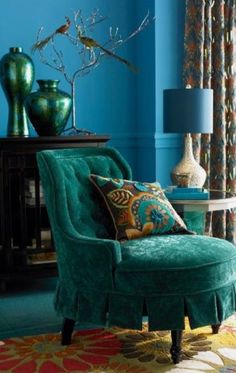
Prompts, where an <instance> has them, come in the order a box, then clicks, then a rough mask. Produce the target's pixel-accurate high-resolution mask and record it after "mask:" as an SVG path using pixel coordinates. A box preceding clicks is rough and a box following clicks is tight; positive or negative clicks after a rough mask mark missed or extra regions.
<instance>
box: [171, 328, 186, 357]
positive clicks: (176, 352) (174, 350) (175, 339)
mask: <svg viewBox="0 0 236 373" xmlns="http://www.w3.org/2000/svg"><path fill="white" fill-rule="evenodd" d="M182 336H183V330H171V340H172V346H171V349H170V353H171V358H172V361H173V363H174V364H178V363H179V362H180V361H181V360H182V351H181V344H182Z"/></svg>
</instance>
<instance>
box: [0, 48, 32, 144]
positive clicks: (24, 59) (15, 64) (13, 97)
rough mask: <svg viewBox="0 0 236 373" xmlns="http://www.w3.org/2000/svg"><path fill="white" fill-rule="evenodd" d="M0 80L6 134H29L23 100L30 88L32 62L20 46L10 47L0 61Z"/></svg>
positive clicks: (25, 135) (26, 135) (24, 135)
mask: <svg viewBox="0 0 236 373" xmlns="http://www.w3.org/2000/svg"><path fill="white" fill-rule="evenodd" d="M0 81H1V85H2V88H3V91H4V93H5V95H6V98H7V101H8V106H9V114H8V125H7V135H8V136H23V137H28V136H29V127H28V119H27V114H26V111H25V106H24V100H25V97H26V96H28V94H29V93H30V91H31V89H32V85H33V81H34V64H33V61H32V59H31V58H30V57H29V56H28V55H27V54H25V53H23V50H22V48H20V47H14V48H10V50H9V53H7V54H6V55H4V56H3V57H2V59H1V61H0Z"/></svg>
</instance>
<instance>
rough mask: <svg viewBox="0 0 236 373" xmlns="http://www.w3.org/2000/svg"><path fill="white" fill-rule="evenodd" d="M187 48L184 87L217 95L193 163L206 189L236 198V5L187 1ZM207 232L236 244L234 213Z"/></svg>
mask: <svg viewBox="0 0 236 373" xmlns="http://www.w3.org/2000/svg"><path fill="white" fill-rule="evenodd" d="M184 48H185V58H184V84H185V86H187V85H190V86H191V87H192V88H194V87H198V88H199V87H200V88H212V89H214V133H213V134H212V135H194V141H193V142H194V154H195V157H196V159H198V160H199V161H200V163H201V165H202V166H203V167H204V168H205V170H206V171H207V174H208V177H207V180H206V187H208V188H212V189H218V190H226V189H227V190H231V191H233V192H236V108H235V107H236V0H215V1H213V0H186V18H185V40H184ZM222 195H223V194H222ZM208 229H209V230H211V233H212V235H213V236H217V237H221V238H226V239H228V240H230V241H232V242H235V241H236V215H235V213H234V212H233V211H227V212H224V211H220V212H214V213H213V214H212V216H211V218H210V219H209V217H208Z"/></svg>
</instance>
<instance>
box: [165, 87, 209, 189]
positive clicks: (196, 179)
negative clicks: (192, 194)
mask: <svg viewBox="0 0 236 373" xmlns="http://www.w3.org/2000/svg"><path fill="white" fill-rule="evenodd" d="M163 102H164V108H163V114H164V132H167V133H184V134H185V141H184V154H183V158H182V159H181V161H180V162H179V163H178V164H177V166H176V167H174V169H173V170H172V172H171V179H172V181H173V183H174V184H176V185H179V180H180V179H181V175H182V177H186V176H187V175H188V176H189V180H188V186H190V187H193V186H196V187H202V186H203V185H204V183H205V180H206V171H205V170H204V168H202V167H201V166H200V165H199V163H198V162H197V161H196V160H195V159H194V156H193V149H192V137H191V133H212V132H213V90H212V89H204V88H184V89H166V90H164V97H163Z"/></svg>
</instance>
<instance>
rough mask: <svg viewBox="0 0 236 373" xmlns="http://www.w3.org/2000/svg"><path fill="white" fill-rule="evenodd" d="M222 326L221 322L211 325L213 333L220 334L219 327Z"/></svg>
mask: <svg viewBox="0 0 236 373" xmlns="http://www.w3.org/2000/svg"><path fill="white" fill-rule="evenodd" d="M220 326H221V324H216V325H212V326H211V329H212V333H213V334H218V332H219V329H220Z"/></svg>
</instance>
